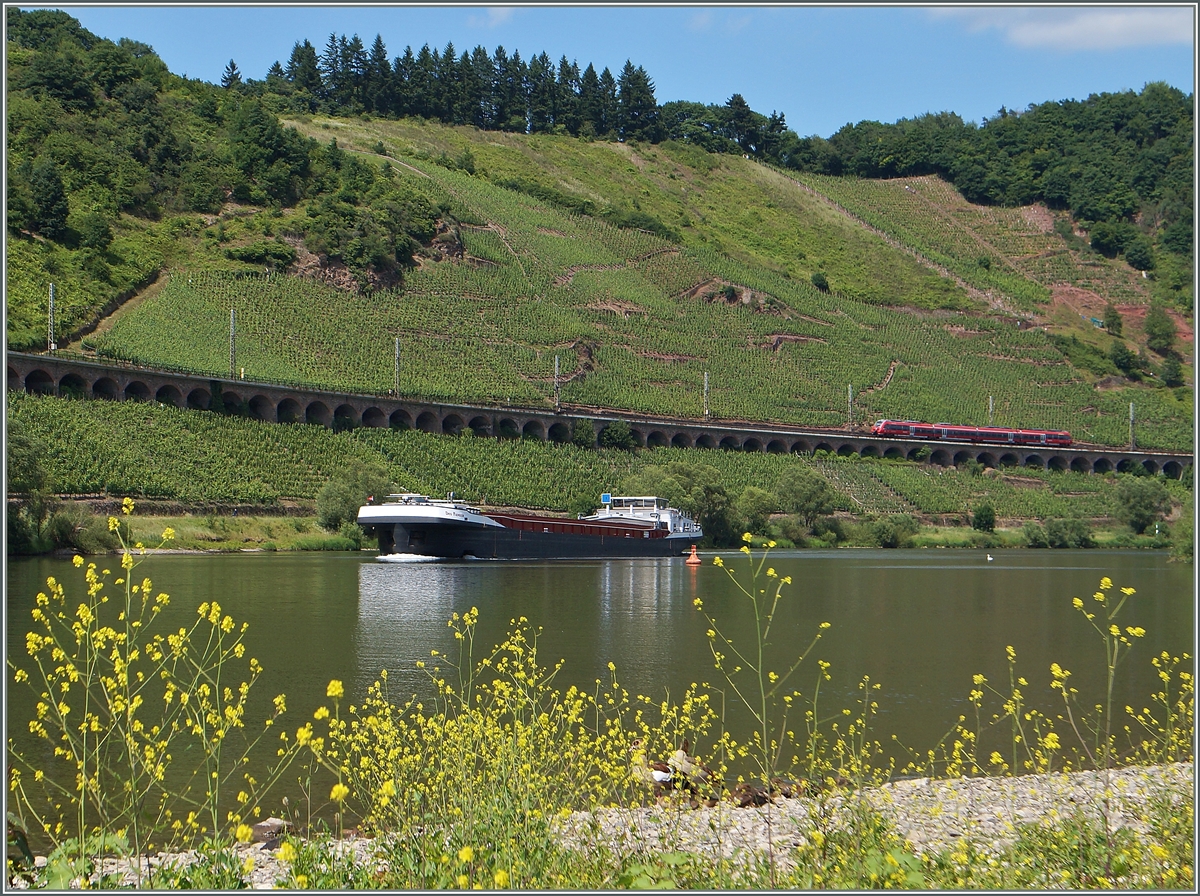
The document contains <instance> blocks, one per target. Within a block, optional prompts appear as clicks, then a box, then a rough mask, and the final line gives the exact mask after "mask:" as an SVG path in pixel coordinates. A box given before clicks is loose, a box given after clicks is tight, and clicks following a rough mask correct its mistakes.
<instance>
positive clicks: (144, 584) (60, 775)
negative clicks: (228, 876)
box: [8, 498, 287, 874]
mask: <svg viewBox="0 0 1200 896" xmlns="http://www.w3.org/2000/svg"><path fill="white" fill-rule="evenodd" d="M133 509H134V503H133V501H132V499H130V498H126V499H124V501H123V502H122V513H124V514H126V515H128V514H131V513H132V512H133ZM109 527H110V529H112V531H114V532H116V533H117V534H118V538H119V539H120V544H121V563H120V568H121V573H119V574H118V575H117V576H116V577H115V578H113V577H112V573H111V572H110V571H109V570H107V569H98V568H97V564H96V563H94V562H93V563H87V564H86V568H85V563H84V560H83V558H82V557H79V556H76V557H74V558H73V559H72V564H73V566H74V567H75V568H76V569H83V584H84V586H85V588H86V595H85V597H84V599H83V600H82V601H80V602H79V603H77V604H76V605H75V606H74V607H72V606H71V603H70V602H69V601H68V598H67V590H66V588H65V586H64V585H63V584H61V583H60V582H58V581H57V580H56V579H54V578H53V577H51V578H49V579H48V580H47V582H46V585H47V588H46V591H44V592H41V593H39V594H38V595H37V598H36V605H35V607H34V609H33V611H32V617H33V621H34V623H35V626H34V628H33V630H32V631H29V632H28V633H27V634H26V637H25V647H26V652H27V654H28V656H29V661H30V665H28V666H27V667H19V666H18V665H17V663H16V661H15V659H14V658H13V657H10V658H9V660H8V664H9V667H10V669H11V670H12V675H13V680H14V681H15V682H17V683H19V684H24V685H26V686H28V687H29V688H31V689H32V691H33V693H34V695H35V698H36V705H35V717H34V718H33V719H31V720H30V722H29V730H30V732H31V733H32V734H34V735H35V736H36V737H38V738H40V739H42V740H44V741H45V742H46V744H47V749H48V752H47V754H46V755H48V756H49V757H50V758H49V764H48V765H47V764H44V763H45V762H46V761H47V760H44V759H41V758H37V757H35V756H33V755H26V754H24V753H22V752H21V751H18V750H16V749H15V748H13V747H12V746H11V745H10V748H9V756H10V769H11V771H10V777H9V788H10V792H11V794H12V797H11V803H10V805H13V806H14V807H16V808H17V809H18V811H19V812H21V813H22V814H24V815H25V816H26V817H27V818H28V819H32V820H34V823H35V824H36V826H37V827H38V828H39V829H40V832H41V833H42V834H44V835H45V836H46V837H47V838H48V839H49V840H50V841H51V842H52V843H53V844H55V845H56V847H58V848H59V849H60V850H65V851H66V852H70V851H71V850H74V851H75V852H76V853H77V854H78V855H77V859H78V860H80V861H82V860H84V859H85V858H86V857H85V856H84V855H83V852H84V851H85V850H86V849H88V848H89V847H88V844H89V843H90V844H99V843H108V844H112V843H114V842H119V841H122V840H123V841H124V842H127V843H128V849H129V852H130V853H131V854H133V855H142V854H144V853H145V852H146V851H147V850H149V849H151V848H153V847H156V846H167V845H170V844H172V843H174V844H179V843H184V842H191V841H194V840H195V839H196V838H198V837H201V836H204V835H209V836H212V835H216V834H217V833H218V832H219V831H220V830H221V828H222V827H223V826H224V824H225V823H226V822H228V823H231V824H233V825H237V824H239V823H240V822H241V820H242V816H241V814H240V811H235V812H230V813H229V815H228V817H227V818H225V819H222V818H221V816H220V814H219V809H218V807H219V805H220V804H221V790H222V787H223V786H224V785H225V784H226V783H227V782H228V781H229V779H230V778H231V776H233V775H234V774H241V775H243V776H244V777H245V778H246V779H247V780H248V781H253V780H254V779H253V778H252V777H251V776H249V774H248V773H246V772H245V771H244V769H243V768H242V766H243V764H244V762H245V761H246V756H247V754H248V753H249V751H250V750H251V749H252V747H253V745H254V743H256V742H257V738H255V739H252V740H251V742H249V743H247V744H246V745H245V746H244V749H242V750H241V751H239V752H235V753H234V754H233V755H232V756H230V755H226V754H227V753H228V752H229V751H232V750H233V749H234V747H233V746H232V744H231V741H232V740H233V736H234V735H235V734H240V733H241V732H242V731H243V730H244V728H245V713H246V705H247V699H248V697H249V694H250V690H251V688H252V687H253V685H254V682H255V681H256V679H257V678H258V676H259V675H260V674H261V672H262V667H261V665H259V663H258V661H257V660H255V659H253V658H251V659H250V660H249V662H248V663H247V666H246V669H247V672H248V675H246V677H245V678H243V679H242V680H241V681H240V682H238V683H237V684H236V685H233V684H225V682H226V681H231V678H230V676H231V675H232V674H233V669H234V667H235V665H240V661H242V660H243V657H244V656H245V652H246V647H245V643H244V636H245V632H246V625H245V624H243V625H241V626H238V625H237V624H236V623H235V622H234V620H233V619H232V617H230V616H228V615H226V614H223V613H222V611H221V607H220V605H219V604H218V603H217V602H215V601H214V602H211V603H210V602H205V603H203V604H201V605H200V607H199V608H198V611H197V616H196V619H195V621H194V622H193V623H192V625H191V626H190V627H188V626H183V627H180V628H179V629H178V630H177V631H173V632H163V631H156V630H155V629H156V622H157V620H158V618H159V614H160V612H161V610H162V609H163V608H164V607H165V606H167V605H168V603H169V600H170V598H169V597H168V596H167V595H166V594H165V593H162V592H159V593H155V591H154V588H153V583H152V582H151V580H150V579H149V578H145V577H144V578H142V579H141V580H140V581H137V580H136V579H135V577H134V575H133V572H134V570H135V568H136V567H137V566H138V564H139V563H140V562H141V558H142V557H144V555H145V552H146V549H145V547H144V546H142V545H140V544H139V545H136V546H135V547H132V548H131V547H130V546H129V545H128V544H127V543H126V541H125V539H124V535H123V534H122V528H121V526H120V523H119V521H118V520H117V518H116V517H112V518H110V520H109ZM172 536H173V533H172V532H171V531H170V530H169V529H168V530H166V531H165V532H164V533H163V538H162V541H161V542H160V545H159V546H160V547H161V546H162V545H163V544H166V543H167V542H168V541H169V540H170V539H171V537H172ZM111 586H116V587H117V588H118V589H119V590H118V592H117V595H116V597H115V599H114V598H113V597H112V596H111V595H110V593H109V588H110V587H111ZM232 680H233V681H236V679H232ZM276 710H277V711H276V715H279V714H280V713H282V711H283V698H282V696H281V697H279V698H277V701H276ZM268 724H269V722H268ZM261 736H262V735H261V734H259V735H258V737H259V738H261ZM185 759H192V761H193V762H194V763H195V768H193V769H191V770H190V772H191V774H190V775H189V774H188V773H187V772H188V770H179V769H177V770H176V771H175V772H174V773H173V774H171V773H170V772H169V770H170V769H171V767H172V765H173V764H176V765H177V764H178V762H180V761H184V760H185ZM286 759H287V757H284V761H281V763H280V766H282V765H284V764H285V763H286ZM266 777H267V780H266V781H264V782H263V783H262V785H260V786H259V787H255V786H254V784H251V785H250V786H251V790H252V792H255V793H260V792H261V791H262V790H265V789H266V788H267V787H269V786H270V784H271V783H273V781H274V780H275V779H276V778H277V772H276V771H272V772H269V773H268V775H267V776H266ZM29 778H31V779H32V781H31V782H30V781H29V780H28V779H29ZM180 781H190V782H192V783H188V784H187V785H186V786H182V787H181V786H180V784H179V782H180ZM197 781H199V782H201V783H200V784H199V786H198V788H197V785H196V783H195V782H197ZM249 800H250V797H249V795H247V798H246V800H244V801H242V802H243V803H246V802H248V801H249ZM254 806H257V802H255V803H254ZM110 835H115V839H114V837H113V836H110ZM160 837H162V838H166V840H167V843H163V841H162V840H159V839H158V838H160ZM140 868H141V866H140V865H139V874H140V873H141V872H140Z"/></svg>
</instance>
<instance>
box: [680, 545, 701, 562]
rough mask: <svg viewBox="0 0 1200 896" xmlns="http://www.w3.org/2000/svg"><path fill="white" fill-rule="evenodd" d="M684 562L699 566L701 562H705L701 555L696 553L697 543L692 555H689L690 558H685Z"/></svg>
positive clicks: (693, 547) (693, 546)
mask: <svg viewBox="0 0 1200 896" xmlns="http://www.w3.org/2000/svg"><path fill="white" fill-rule="evenodd" d="M683 562H684V563H686V564H687V565H688V566H699V565H700V564H701V562H703V561H701V559H700V557H699V555H698V554H697V553H696V546H695V545H692V553H691V554H690V555H688V558H687V559H686V560H684V561H683Z"/></svg>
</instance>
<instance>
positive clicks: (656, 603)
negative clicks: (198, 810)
mask: <svg viewBox="0 0 1200 896" xmlns="http://www.w3.org/2000/svg"><path fill="white" fill-rule="evenodd" d="M721 555H722V557H723V558H725V560H726V561H727V563H726V567H725V569H722V568H718V567H716V566H714V565H713V564H712V562H711V558H712V554H711V553H709V554H708V555H702V556H704V559H705V562H704V564H703V565H702V566H701V567H699V568H691V567H687V566H686V565H684V563H683V561H682V560H681V559H672V560H607V561H594V562H582V561H571V562H564V561H559V562H523V561H522V562H517V561H509V562H487V561H481V562H472V563H440V562H434V563H431V562H414V563H381V562H379V561H377V560H375V559H374V557H373V556H371V555H369V554H366V553H361V554H330V553H262V554H232V555H230V554H226V555H186V554H178V555H164V556H151V557H148V558H146V559H145V560H144V561H143V562H142V565H140V566H139V567H138V569H137V571H136V573H135V580H138V579H140V578H141V577H142V576H149V577H151V579H152V580H153V585H154V590H155V592H158V591H166V592H167V593H169V594H170V595H171V603H170V606H169V607H168V609H167V610H166V611H165V612H164V613H163V614H162V616H163V618H162V620H161V625H162V627H163V629H164V630H166V631H171V630H175V629H177V628H179V627H180V626H181V625H190V624H191V621H192V620H194V619H195V613H196V607H197V606H198V605H199V604H200V603H201V602H204V601H213V600H216V601H218V602H219V603H220V604H221V606H222V608H223V612H226V613H229V614H231V615H232V616H233V617H234V619H235V620H237V622H238V623H239V624H240V623H241V622H243V621H245V622H248V623H249V629H248V632H247V635H246V643H247V646H248V656H254V657H255V658H257V659H258V660H259V661H260V662H261V663H262V664H263V666H264V667H265V668H266V671H265V673H264V674H263V676H262V678H261V679H260V681H259V684H258V685H257V686H256V690H255V694H256V695H257V697H256V699H255V701H254V707H255V708H257V709H258V710H259V711H265V710H266V709H268V708H269V706H270V698H271V697H272V696H273V695H275V694H276V693H279V692H284V693H286V694H287V703H288V707H289V710H290V712H289V717H290V718H291V720H292V721H291V722H290V723H289V728H292V729H293V730H294V726H295V725H298V724H300V722H301V721H302V720H304V719H306V718H311V713H312V711H313V709H314V708H315V707H317V706H319V705H322V704H324V703H327V702H328V701H327V700H326V697H325V689H326V686H327V684H328V682H329V681H330V679H334V678H337V679H341V680H342V681H344V682H345V685H346V694H347V697H346V699H347V701H348V702H355V701H356V700H361V697H362V695H363V693H364V692H365V689H366V687H367V685H368V684H370V683H371V682H372V681H374V680H375V679H376V678H377V677H378V676H379V673H380V671H381V670H383V669H387V670H388V672H389V681H390V689H391V693H392V696H393V698H397V697H401V696H403V695H408V694H413V693H417V694H421V695H425V694H428V693H429V685H428V679H427V677H426V676H425V674H424V673H422V672H420V671H418V670H417V669H416V667H415V663H416V661H417V660H419V659H423V658H424V659H428V658H429V655H430V651H431V650H435V649H436V650H440V651H443V652H446V651H452V650H456V649H457V648H456V642H455V641H454V638H453V633H452V631H451V630H450V628H448V626H447V621H448V620H449V618H450V616H451V614H452V613H455V612H457V613H460V614H461V613H463V612H464V611H466V610H469V609H470V608H471V607H478V609H479V612H480V615H479V623H478V632H477V636H476V645H477V646H476V654H477V656H479V655H481V654H482V652H483V648H488V647H490V646H491V645H493V644H496V643H498V642H499V641H500V640H502V639H503V637H504V635H505V633H506V631H507V630H508V629H509V628H510V620H512V619H516V618H518V617H521V616H524V617H526V618H527V619H528V620H529V622H530V624H531V625H533V626H535V627H537V628H540V629H541V634H540V636H539V641H538V646H539V656H540V659H541V660H542V662H543V664H547V665H553V663H555V662H556V661H558V660H559V659H562V660H564V661H565V665H564V667H563V669H562V672H561V673H560V675H559V677H558V678H557V679H556V683H557V684H558V685H559V686H560V687H561V688H563V689H565V688H566V687H567V686H568V685H570V684H576V685H579V686H582V687H584V688H585V689H587V690H589V691H590V690H592V689H593V687H594V684H595V680H596V679H597V678H604V679H606V680H607V678H608V676H609V672H608V664H609V663H610V662H611V663H614V664H615V665H616V668H617V675H618V678H619V680H620V682H621V684H622V686H624V687H625V688H626V689H628V690H629V691H630V692H631V693H632V694H639V693H640V694H646V695H647V696H649V697H651V698H653V699H654V701H655V702H656V703H657V702H659V701H660V700H662V699H663V698H664V697H665V696H666V695H668V694H669V695H670V696H671V697H672V698H675V697H677V696H678V695H680V694H682V692H683V690H684V689H685V688H686V687H687V686H688V685H689V684H690V683H692V682H710V683H712V684H714V685H717V684H719V683H720V679H719V677H718V673H716V672H715V670H714V669H713V661H712V656H711V653H710V651H709V647H708V642H707V639H706V636H705V632H706V630H707V628H708V622H707V621H706V620H705V619H704V617H703V616H702V615H701V613H700V612H699V611H698V610H697V609H696V608H695V606H694V605H693V600H694V599H695V598H696V597H700V598H702V600H703V602H704V607H705V610H706V611H707V612H708V613H710V614H711V615H713V616H715V617H716V618H717V620H718V622H719V623H720V625H721V626H722V628H723V629H724V630H725V631H726V633H728V634H729V635H731V636H732V637H733V638H734V639H735V641H736V642H738V643H740V644H744V645H747V646H748V644H749V639H750V637H751V636H752V632H753V626H752V621H751V620H752V616H749V615H748V610H749V605H748V602H747V599H746V597H745V596H744V595H742V594H741V593H740V591H739V589H738V586H737V583H736V582H735V581H733V580H732V579H731V578H730V576H729V574H728V571H732V572H734V573H735V574H736V575H737V576H738V578H739V579H740V580H741V582H743V583H746V582H748V573H749V566H748V561H747V560H746V558H745V557H744V556H743V555H741V554H739V553H738V552H737V551H726V552H722V553H721ZM991 556H992V557H993V558H994V559H993V560H990V561H989V560H988V555H987V554H986V552H984V551H970V550H961V551H952V550H936V549H930V550H911V551H900V550H891V551H887V550H853V549H852V550H830V551H787V552H784V551H778V552H772V555H771V557H770V558H769V561H768V565H769V566H771V567H774V568H775V569H776V570H777V572H778V574H779V575H781V576H791V577H792V580H793V581H792V584H791V585H790V586H785V588H784V592H783V597H782V599H781V601H780V603H779V608H778V613H777V616H776V619H775V622H774V626H773V630H772V633H771V638H770V641H771V643H770V645H769V648H768V657H769V660H770V662H771V664H772V665H773V667H774V668H776V669H783V668H786V666H787V665H789V664H790V662H791V661H792V660H794V658H795V656H796V655H797V654H798V653H799V652H800V651H802V650H803V649H804V648H805V647H806V646H807V645H808V643H809V642H810V641H811V639H812V637H813V635H814V634H815V633H816V632H817V631H818V627H819V626H820V624H821V623H823V622H828V623H830V627H829V628H828V629H827V630H826V631H825V633H824V636H823V638H822V639H821V641H820V642H819V643H818V645H817V646H816V647H815V648H814V650H813V651H812V653H811V654H810V655H809V658H808V660H806V661H805V663H804V664H803V665H802V667H801V670H800V672H799V673H798V675H797V678H796V679H795V684H796V686H797V687H798V688H799V689H800V690H802V691H803V692H805V693H810V692H811V690H812V686H813V683H814V681H815V677H816V670H817V666H816V660H818V659H821V660H826V661H828V662H829V663H831V664H832V665H831V668H830V673H831V675H832V681H830V682H828V683H826V684H824V685H822V691H821V693H822V703H823V708H825V709H831V710H833V711H835V712H836V711H837V710H839V709H841V708H842V707H852V706H853V703H854V700H855V699H856V697H857V694H858V687H857V686H858V683H859V681H860V680H861V679H862V677H863V676H867V675H869V676H870V678H871V681H872V682H878V683H879V684H880V685H881V687H880V689H879V690H878V691H877V692H876V700H877V702H878V704H879V716H878V719H877V722H876V734H877V735H878V737H879V739H880V740H881V741H886V740H889V739H890V737H891V735H893V734H894V735H896V736H897V737H898V738H899V740H900V741H901V742H903V743H905V744H907V745H909V746H910V747H913V748H915V749H919V750H924V749H927V748H929V747H931V746H932V745H933V744H934V743H936V742H937V740H938V738H940V737H941V736H942V735H943V734H944V733H946V731H947V730H948V729H949V728H950V727H951V726H952V725H953V723H954V722H955V720H956V719H957V717H958V715H959V714H960V713H965V712H968V711H969V708H970V707H969V703H968V699H967V694H968V692H969V691H970V690H971V687H972V683H971V681H972V676H973V675H975V674H976V673H982V674H983V675H985V676H987V678H988V679H989V680H990V681H991V682H993V683H995V684H996V685H997V686H998V687H999V688H1000V689H1001V690H1004V689H1005V688H1006V687H1007V681H1008V665H1007V662H1006V659H1005V648H1006V646H1009V645H1011V646H1012V647H1013V648H1014V649H1015V650H1016V656H1017V666H1016V670H1017V674H1018V675H1022V676H1024V677H1026V678H1027V679H1028V680H1029V686H1028V687H1027V688H1023V691H1024V692H1025V695H1026V699H1027V701H1028V703H1029V704H1031V705H1035V706H1041V707H1042V708H1044V709H1046V710H1053V709H1055V707H1056V706H1058V705H1059V704H1058V703H1056V697H1055V695H1054V693H1053V692H1052V691H1051V690H1050V689H1049V686H1048V685H1049V680H1050V674H1049V667H1050V664H1051V663H1052V662H1057V663H1059V664H1061V665H1062V666H1063V667H1065V668H1067V669H1069V670H1071V672H1072V673H1073V674H1072V679H1071V682H1072V684H1074V685H1075V686H1076V687H1077V688H1079V690H1080V693H1081V697H1082V703H1083V705H1084V706H1090V705H1091V704H1092V703H1093V702H1095V701H1096V700H1098V699H1099V698H1100V696H1101V695H1102V693H1103V682H1104V675H1105V660H1104V647H1103V643H1102V641H1101V640H1100V638H1099V636H1098V635H1097V633H1096V632H1095V631H1094V630H1093V629H1092V628H1090V626H1089V625H1088V623H1087V622H1086V621H1085V620H1084V619H1083V618H1082V616H1081V614H1080V613H1079V612H1078V611H1076V610H1075V609H1073V607H1072V605H1071V599H1072V597H1075V596H1078V597H1081V598H1083V599H1084V600H1085V601H1086V605H1088V606H1092V605H1093V604H1094V602H1093V601H1092V600H1091V595H1092V593H1093V592H1094V591H1096V589H1097V587H1098V585H1099V582H1100V578H1101V577H1102V576H1106V575H1107V576H1109V577H1111V578H1112V580H1113V582H1114V585H1115V588H1114V592H1115V590H1116V588H1120V587H1123V586H1129V587H1133V588H1135V589H1137V593H1136V594H1135V595H1134V596H1133V597H1132V598H1131V599H1130V601H1129V602H1128V604H1127V605H1126V607H1125V609H1124V610H1123V611H1122V614H1121V617H1120V621H1121V623H1122V625H1137V626H1141V627H1143V628H1144V629H1145V630H1146V636H1145V638H1144V639H1143V640H1141V641H1139V642H1138V643H1137V644H1136V647H1135V649H1134V651H1133V653H1132V655H1131V656H1130V657H1129V658H1128V659H1127V660H1125V661H1124V662H1123V664H1122V666H1121V668H1120V669H1119V673H1118V679H1117V688H1116V692H1115V695H1114V700H1115V706H1116V707H1124V706H1125V704H1126V703H1130V704H1134V705H1136V706H1138V707H1140V706H1145V705H1147V703H1148V698H1149V695H1150V694H1151V693H1152V692H1153V691H1154V690H1155V687H1156V684H1157V682H1156V679H1155V675H1154V670H1153V668H1152V667H1151V665H1150V659H1151V658H1152V657H1153V656H1154V655H1156V654H1158V653H1159V652H1160V651H1163V650H1167V651H1170V652H1171V653H1172V654H1173V655H1176V656H1178V655H1180V654H1181V653H1183V652H1185V651H1186V652H1188V653H1191V649H1192V644H1193V641H1194V634H1193V630H1194V609H1193V606H1194V604H1193V584H1192V573H1193V570H1192V567H1191V566H1188V565H1183V564H1176V563H1170V562H1168V560H1167V557H1166V555H1165V554H1163V553H1159V552H1134V551H1034V550H1022V551H1016V550H1013V551H993V552H992V555H991ZM106 559H107V560H109V562H108V564H107V565H108V566H110V567H111V568H112V569H113V570H114V571H119V569H120V567H119V562H118V561H117V558H115V557H113V558H106ZM7 572H8V588H7V596H8V606H7V623H8V631H7V645H8V656H9V659H10V660H12V661H15V662H16V663H18V665H20V664H22V662H23V659H24V660H28V657H27V655H26V653H25V645H24V635H25V632H26V631H27V630H29V628H30V623H31V620H30V615H29V614H30V611H31V609H32V608H33V606H34V600H35V595H36V594H37V592H38V591H39V590H40V589H44V588H45V580H46V577H47V576H55V577H57V578H58V580H59V581H60V582H62V583H63V584H64V586H65V588H66V592H67V602H68V605H70V606H73V605H74V604H75V603H76V602H77V600H78V598H80V597H81V596H82V595H83V593H84V583H83V574H82V570H77V569H74V568H73V567H72V566H71V564H70V562H69V561H67V560H59V559H49V558H36V559H19V560H9V561H8V565H7ZM761 584H763V583H761V582H760V585H761ZM114 596H115V595H114ZM239 680H240V679H239ZM8 690H9V698H10V699H9V701H8V709H7V727H8V736H9V737H12V738H14V739H15V741H16V743H17V744H18V745H19V746H20V745H26V746H28V745H29V737H30V736H29V735H28V733H27V730H26V729H27V721H28V718H29V714H30V712H31V708H32V697H31V696H29V695H28V694H27V692H26V691H25V689H24V688H23V687H21V686H16V687H14V686H13V684H12V678H11V673H9V689H8ZM992 708H993V709H998V706H997V705H996V704H995V703H994V702H993V707H992ZM731 721H732V723H733V724H736V723H737V716H736V714H734V715H733V716H731Z"/></svg>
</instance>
